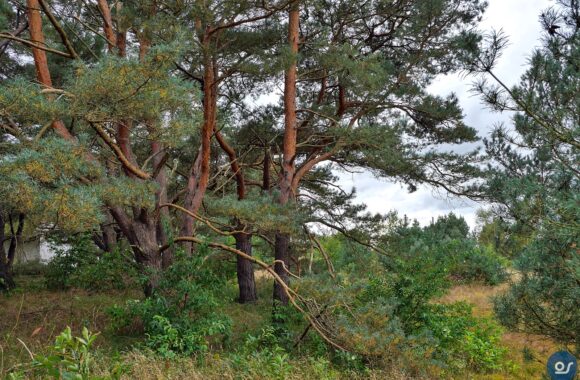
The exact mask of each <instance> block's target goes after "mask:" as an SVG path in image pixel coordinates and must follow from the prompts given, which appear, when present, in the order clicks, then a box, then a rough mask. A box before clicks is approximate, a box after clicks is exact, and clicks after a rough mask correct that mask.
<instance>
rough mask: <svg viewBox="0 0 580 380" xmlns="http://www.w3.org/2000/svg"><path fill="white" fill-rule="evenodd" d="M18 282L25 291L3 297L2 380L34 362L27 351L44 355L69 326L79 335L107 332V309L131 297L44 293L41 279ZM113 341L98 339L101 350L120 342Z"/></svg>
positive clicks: (0, 308)
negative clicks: (19, 365) (17, 366)
mask: <svg viewBox="0 0 580 380" xmlns="http://www.w3.org/2000/svg"><path fill="white" fill-rule="evenodd" d="M18 280H19V285H20V286H21V288H19V290H18V292H17V293H14V294H11V295H9V296H5V295H0V316H1V317H0V378H3V375H4V372H5V371H7V370H8V369H9V368H11V367H12V366H14V365H15V364H16V363H21V362H26V361H28V360H29V359H30V358H29V353H28V352H27V348H28V349H29V350H30V351H32V352H33V353H38V352H43V350H45V349H46V347H47V346H49V345H51V344H52V343H53V342H54V339H55V337H56V336H57V335H58V334H60V333H61V332H62V331H63V330H64V329H65V328H66V327H67V326H70V327H71V329H72V330H73V333H75V334H77V335H78V334H79V333H80V331H81V329H82V327H87V328H88V329H89V330H91V331H106V328H107V326H108V317H107V315H106V313H105V311H106V309H107V308H108V307H110V306H112V305H114V304H115V303H117V304H119V303H123V302H124V300H125V299H127V298H128V297H129V296H130V295H131V294H130V293H126V292H125V293H121V292H119V293H107V294H91V293H89V292H86V291H82V290H70V291H66V292H52V291H48V290H43V289H41V287H40V286H39V284H38V282H39V281H42V279H41V278H39V277H20V278H19V279H18ZM132 296H139V293H136V294H135V293H134V294H132ZM108 338H109V337H108ZM110 338H111V339H98V340H97V346H99V344H100V345H101V346H102V345H103V344H107V345H111V344H114V343H115V342H118V341H119V340H115V339H113V338H112V337H110ZM24 345H26V347H24Z"/></svg>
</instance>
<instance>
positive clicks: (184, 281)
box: [109, 250, 231, 358]
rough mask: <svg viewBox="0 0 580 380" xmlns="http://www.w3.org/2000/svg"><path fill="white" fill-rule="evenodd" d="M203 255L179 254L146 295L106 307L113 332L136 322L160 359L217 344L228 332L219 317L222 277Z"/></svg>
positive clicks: (227, 320)
mask: <svg viewBox="0 0 580 380" xmlns="http://www.w3.org/2000/svg"><path fill="white" fill-rule="evenodd" d="M205 253H207V251H206V250H199V251H198V252H196V254H195V255H193V256H186V255H183V254H181V253H179V254H178V255H177V257H176V260H175V263H174V264H173V265H172V266H171V267H169V268H168V269H167V270H166V271H164V273H163V275H162V277H161V278H160V280H159V284H158V286H157V287H156V289H155V292H154V293H153V295H152V296H151V297H149V298H146V299H144V300H130V301H128V302H127V304H126V305H124V306H115V307H113V308H111V309H110V311H109V312H110V315H111V317H112V323H113V328H114V329H117V330H119V329H126V328H131V327H132V325H133V324H134V323H135V322H137V323H139V324H140V325H142V326H143V329H144V332H145V335H146V339H145V343H144V344H145V346H146V347H148V348H150V349H151V350H153V351H154V352H156V353H158V354H159V355H161V356H163V357H166V358H173V357H176V356H179V355H191V354H193V353H196V352H204V351H207V350H209V348H210V345H220V344H221V343H223V341H224V340H225V339H227V338H228V337H229V335H230V331H231V320H230V318H229V317H227V316H226V315H224V314H223V313H220V306H222V304H223V302H224V299H223V294H224V285H225V279H224V278H223V277H220V276H219V275H217V274H216V273H214V272H213V271H212V270H211V269H210V268H208V266H207V263H206V262H205V260H204V256H205Z"/></svg>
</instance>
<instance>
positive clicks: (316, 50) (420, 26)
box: [274, 0, 485, 303]
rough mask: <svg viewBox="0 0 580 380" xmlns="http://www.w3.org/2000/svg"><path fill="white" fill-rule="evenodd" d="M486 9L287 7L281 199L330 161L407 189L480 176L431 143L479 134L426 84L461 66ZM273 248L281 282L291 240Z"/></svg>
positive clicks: (452, 186) (456, 185) (454, 185)
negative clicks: (288, 10)
mask: <svg viewBox="0 0 580 380" xmlns="http://www.w3.org/2000/svg"><path fill="white" fill-rule="evenodd" d="M484 8H485V3H484V2H480V1H477V0H475V1H461V2H454V1H437V2H420V1H411V0H409V1H402V2H396V3H386V2H380V1H377V2H374V1H371V2H365V3H364V4H358V3H353V2H347V1H303V2H302V1H301V2H298V1H297V2H293V3H292V5H291V10H290V12H289V16H288V20H289V21H288V43H287V50H288V51H289V54H290V62H289V63H288V64H287V68H286V75H285V87H284V88H285V93H284V106H285V108H284V112H285V128H284V144H283V152H282V158H281V162H282V163H281V166H282V173H281V175H280V179H279V191H280V198H279V202H280V203H281V204H286V203H287V202H288V201H289V200H291V199H293V198H295V196H296V194H298V192H299V187H300V184H301V182H302V181H303V180H305V179H306V178H307V177H308V175H309V173H311V171H312V169H313V168H314V167H315V166H316V165H319V164H323V163H329V162H331V163H334V164H335V165H339V166H342V167H345V168H364V169H366V170H370V171H371V172H373V173H375V174H376V175H377V176H379V177H383V178H389V179H391V180H395V181H401V182H403V183H406V184H407V185H408V186H409V188H410V189H411V190H413V189H415V188H416V186H417V185H418V184H419V183H427V184H431V185H435V186H440V187H442V188H444V189H446V190H448V191H450V192H452V193H456V194H460V193H464V191H465V190H464V188H463V186H464V185H465V183H466V181H467V180H469V179H470V178H473V176H475V175H477V169H476V168H475V167H474V166H473V165H470V163H474V162H475V161H476V158H475V157H476V156H475V153H470V154H466V155H461V154H456V153H452V152H445V151H442V150H441V149H438V148H437V147H438V146H439V145H441V144H460V143H464V142H472V141H475V140H476V139H477V137H476V133H475V130H474V129H472V128H470V127H468V126H466V125H465V124H464V123H463V120H462V114H461V110H460V108H459V105H458V101H457V99H456V98H455V97H454V96H453V95H450V96H449V97H447V98H441V97H437V96H433V95H430V94H429V93H428V92H427V91H426V88H427V86H428V85H429V83H430V81H432V80H433V78H434V77H435V76H436V75H440V74H446V73H449V72H452V71H454V70H460V69H462V68H465V67H466V65H467V63H468V62H469V59H470V58H471V57H472V55H473V53H474V52H475V50H476V42H477V41H478V38H479V37H478V36H477V34H475V33H474V32H471V31H470V30H471V29H472V27H473V26H474V25H475V23H476V22H477V21H478V19H479V17H480V15H481V13H482V12H483V10H484ZM441 25H443V26H444V27H440V26H441ZM295 66H296V67H295ZM296 73H297V74H296ZM276 242H277V244H276V249H275V251H276V254H275V258H276V260H277V263H278V262H279V263H280V264H279V265H278V267H277V273H278V274H279V275H280V276H286V275H285V272H286V270H285V269H284V267H287V266H288V264H289V257H288V244H289V243H288V242H289V237H288V236H285V235H284V234H278V237H277V239H276ZM277 289H278V287H277V285H275V291H274V292H275V297H276V298H277V299H278V300H279V301H281V302H282V303H285V302H286V299H285V298H284V296H283V295H282V294H279V292H278V291H277Z"/></svg>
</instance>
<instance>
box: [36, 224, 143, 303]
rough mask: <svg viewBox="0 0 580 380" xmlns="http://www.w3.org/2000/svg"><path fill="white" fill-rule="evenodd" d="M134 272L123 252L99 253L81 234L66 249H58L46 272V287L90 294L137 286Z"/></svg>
mask: <svg viewBox="0 0 580 380" xmlns="http://www.w3.org/2000/svg"><path fill="white" fill-rule="evenodd" d="M137 278H138V275H137V270H136V269H135V266H134V265H133V261H132V259H131V258H130V257H128V256H126V255H125V254H124V252H123V251H121V250H115V251H113V252H102V251H100V250H99V249H98V248H97V247H96V246H95V245H94V243H93V242H92V240H91V239H90V236H89V235H81V236H80V237H78V238H77V239H75V240H74V241H73V242H71V243H70V246H69V247H68V248H65V249H63V248H58V249H57V250H56V255H55V257H54V258H53V259H52V260H51V261H50V262H49V263H48V265H47V267H46V271H45V280H46V286H47V288H49V289H54V290H63V289H68V288H71V287H75V288H80V289H86V290H91V291H99V292H104V291H109V290H121V289H126V288H129V287H131V286H133V285H134V284H136V283H137Z"/></svg>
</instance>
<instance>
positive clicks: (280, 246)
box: [274, 1, 300, 305]
mask: <svg viewBox="0 0 580 380" xmlns="http://www.w3.org/2000/svg"><path fill="white" fill-rule="evenodd" d="M299 32H300V10H299V3H298V1H294V2H292V4H291V5H290V11H289V13H288V45H289V46H290V51H291V52H292V54H293V55H294V58H293V62H292V64H291V65H290V67H288V69H287V70H286V74H285V76H284V143H283V144H284V145H283V155H282V170H281V173H280V180H279V186H280V197H279V199H278V201H279V202H280V204H282V205H285V204H287V203H288V202H293V201H294V198H295V194H294V187H293V182H294V174H295V171H296V167H295V164H294V160H295V158H296V134H297V130H296V127H297V119H296V72H297V62H296V55H297V54H298V39H299ZM289 244H290V236H289V235H288V234H287V233H282V232H278V233H276V242H275V245H274V247H275V248H274V258H275V260H276V262H275V264H274V270H275V271H276V273H277V274H278V276H280V278H281V279H283V280H284V282H285V283H288V279H289V278H288V273H287V269H288V268H289V263H290V253H289V249H290V247H289ZM274 301H275V302H279V303H280V304H282V305H287V304H288V295H287V294H286V292H285V291H284V289H283V288H282V286H281V285H280V284H278V283H277V282H274Z"/></svg>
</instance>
